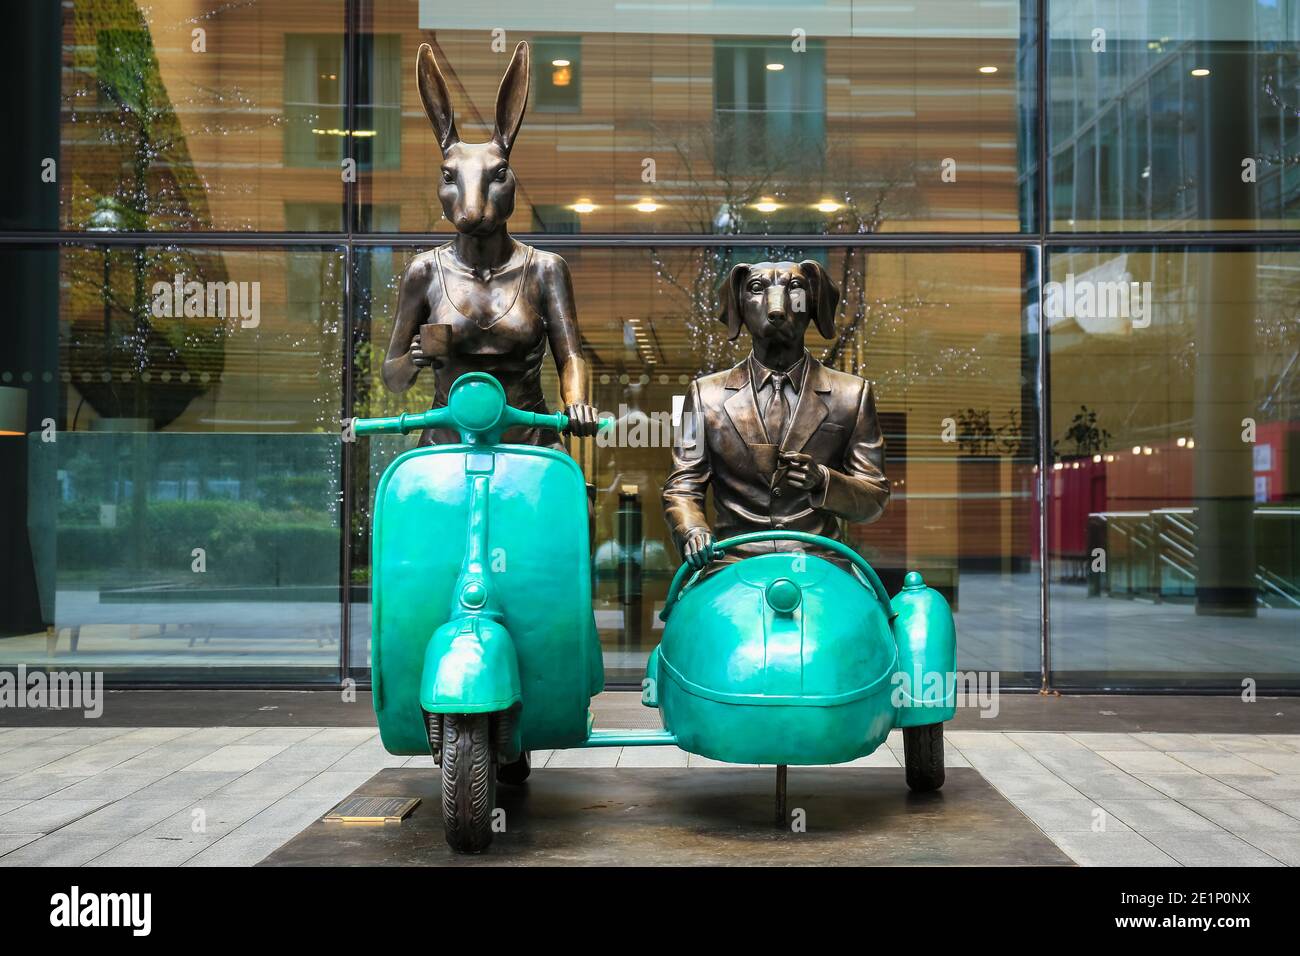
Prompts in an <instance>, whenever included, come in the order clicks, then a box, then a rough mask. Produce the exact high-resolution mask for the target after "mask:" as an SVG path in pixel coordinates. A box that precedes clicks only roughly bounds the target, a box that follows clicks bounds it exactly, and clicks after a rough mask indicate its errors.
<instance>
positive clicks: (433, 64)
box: [415, 43, 460, 153]
mask: <svg viewBox="0 0 1300 956" xmlns="http://www.w3.org/2000/svg"><path fill="white" fill-rule="evenodd" d="M415 82H416V85H417V86H418V87H419V88H420V99H421V100H423V101H424V112H425V113H427V114H428V115H429V122H430V123H432V124H433V131H434V133H436V134H437V136H438V147H439V148H440V149H441V150H442V151H443V152H444V153H445V152H447V150H449V149H451V147H453V146H455V145H456V144H457V143H459V142H460V134H459V133H457V132H456V114H455V113H453V112H452V109H451V94H450V93H448V92H447V81H446V80H444V79H443V78H442V70H440V69H438V61H437V60H436V59H434V56H433V47H431V46H429V44H427V43H421V44H420V52H418V53H417V54H416V55H415Z"/></svg>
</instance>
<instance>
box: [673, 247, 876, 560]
mask: <svg viewBox="0 0 1300 956" xmlns="http://www.w3.org/2000/svg"><path fill="white" fill-rule="evenodd" d="M838 303H839V290H837V289H836V288H835V286H834V284H833V283H832V282H831V280H830V277H829V276H827V275H826V272H825V270H824V269H823V268H822V267H821V265H820V263H818V262H816V261H814V260H805V261H803V262H799V263H794V262H775V263H773V262H760V263H758V264H756V265H749V264H747V263H741V264H739V265H737V266H735V267H734V268H733V269H732V270H731V273H730V275H729V276H728V278H727V281H726V283H725V285H724V288H723V290H722V314H721V315H720V319H721V320H722V321H723V322H725V323H726V324H727V331H728V337H729V338H731V339H734V338H735V337H736V336H737V335H739V334H740V327H741V325H742V324H743V325H744V326H745V328H747V329H748V330H749V333H750V336H751V337H752V339H753V350H752V351H751V352H750V354H749V355H748V356H746V357H745V359H744V360H743V361H742V362H741V363H740V364H739V365H737V366H735V367H734V368H732V369H729V370H727V371H724V372H716V373H714V374H712V375H705V376H703V377H702V378H699V379H696V380H695V381H694V382H692V383H691V387H690V389H689V391H688V392H687V395H686V400H685V403H684V405H683V408H682V423H683V427H682V432H681V439H680V441H679V442H678V443H677V444H676V446H675V447H674V449H673V471H672V473H671V474H670V475H669V476H668V480H667V481H666V482H665V483H664V488H663V500H664V514H665V516H666V518H667V520H668V525H669V527H670V528H671V529H672V533H673V538H674V540H675V541H676V542H677V546H678V549H679V550H680V551H681V553H682V557H683V558H684V559H685V560H686V561H688V562H690V564H691V565H692V566H693V567H696V568H701V567H704V566H705V565H706V564H708V563H709V562H710V561H711V560H713V559H714V557H715V555H714V554H713V542H714V540H715V531H716V536H717V538H728V537H731V536H733V535H737V534H743V533H745V532H748V531H765V530H771V529H778V530H785V531H806V532H810V533H812V534H818V535H822V536H824V537H827V538H833V539H836V540H842V536H841V534H840V527H839V526H840V519H844V520H847V521H858V522H869V521H874V520H876V519H877V518H879V517H880V515H881V513H882V512H883V511H884V508H885V505H886V503H887V502H888V501H889V482H888V481H887V480H886V479H885V474H884V456H885V442H884V437H883V436H882V434H881V431H880V424H879V422H878V421H877V419H876V401H875V395H874V394H873V392H872V389H871V385H870V384H869V383H868V382H866V381H864V380H863V379H860V378H858V377H857V376H855V375H849V374H847V373H845V372H840V371H837V370H835V369H831V368H827V367H826V366H824V365H822V364H821V363H820V362H818V361H817V359H815V358H814V357H813V356H812V354H811V353H809V352H808V350H807V349H806V348H805V347H804V333H805V331H806V330H807V328H808V322H809V321H810V320H812V321H813V322H814V323H815V324H816V326H817V330H818V331H819V332H820V333H821V334H822V336H823V337H824V338H828V339H829V338H832V337H834V334H835V308H836V306H837V304H838ZM710 487H711V488H712V489H713V507H714V511H715V513H716V518H717V520H716V522H715V527H714V528H710V526H709V522H708V519H707V517H706V515H705V510H704V501H705V494H706V492H707V490H708V489H709V488H710ZM801 547H803V546H802V545H800V544H799V543H797V542H790V541H771V542H762V543H757V544H751V545H746V546H743V547H741V548H738V549H736V552H735V553H733V552H731V551H728V553H727V554H726V556H725V557H724V558H723V559H722V560H723V562H724V563H729V562H734V561H737V560H740V559H741V558H744V557H748V556H751V555H753V554H761V553H765V552H769V551H774V550H797V549H799V548H801ZM812 550H813V553H817V554H819V555H820V556H822V557H825V558H827V559H828V560H831V561H835V562H836V563H838V564H840V565H841V566H844V565H845V564H846V562H845V559H844V558H843V557H841V556H840V555H838V554H836V553H834V552H830V551H825V550H823V551H818V550H816V549H812Z"/></svg>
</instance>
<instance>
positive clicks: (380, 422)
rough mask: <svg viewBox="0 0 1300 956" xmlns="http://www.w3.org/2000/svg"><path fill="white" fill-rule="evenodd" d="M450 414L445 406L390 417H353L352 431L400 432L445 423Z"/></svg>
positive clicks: (359, 432)
mask: <svg viewBox="0 0 1300 956" xmlns="http://www.w3.org/2000/svg"><path fill="white" fill-rule="evenodd" d="M449 420H450V415H449V414H448V412H447V409H445V408H431V409H429V410H428V411H427V412H415V413H412V412H403V413H402V414H400V415H396V416H393V417H391V418H354V419H353V420H352V431H353V433H354V434H357V435H377V434H401V435H405V434H406V433H407V432H413V431H417V430H420V429H425V428H439V427H441V426H443V425H446V424H447V423H448V422H449Z"/></svg>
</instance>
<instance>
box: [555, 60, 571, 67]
mask: <svg viewBox="0 0 1300 956" xmlns="http://www.w3.org/2000/svg"><path fill="white" fill-rule="evenodd" d="M568 65H569V61H568V60H564V59H560V60H552V61H551V66H568Z"/></svg>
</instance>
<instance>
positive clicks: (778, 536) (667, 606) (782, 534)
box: [659, 530, 893, 621]
mask: <svg viewBox="0 0 1300 956" xmlns="http://www.w3.org/2000/svg"><path fill="white" fill-rule="evenodd" d="M756 541H800V542H802V543H804V544H811V545H816V546H817V547H819V548H826V549H827V550H829V551H834V552H836V553H837V554H839V555H841V556H842V557H845V558H848V560H849V562H850V563H851V564H852V565H853V566H854V567H855V568H857V569H858V571H859V572H861V574H862V576H863V577H864V578H866V579H867V583H868V584H869V585H871V589H872V590H873V591H874V592H875V594H876V599H877V600H878V601H880V603H881V605H882V606H883V608H884V610H885V614H886V615H887V616H892V615H893V605H892V603H891V602H890V600H889V592H888V591H886V590H885V585H884V584H882V583H881V581H880V576H879V575H878V574H876V570H875V568H873V567H872V566H871V565H870V564H868V563H867V559H866V558H864V557H863V556H862V555H860V554H858V552H856V551H854V550H853V549H852V548H850V547H849V546H848V545H847V544H845V543H844V542H843V541H836V540H835V539H833V538H823V537H822V536H821V535H819V534H809V533H808V532H807V531H776V530H772V531H748V532H746V533H745V534H738V535H734V536H733V537H730V538H724V539H723V540H721V541H717V542H715V543H714V545H713V556H714V557H722V556H723V554H725V552H726V549H728V548H736V547H739V546H741V545H744V544H752V543H754V542H756ZM692 570H693V569H692V568H691V566H690V564H688V563H686V562H683V563H682V566H681V567H679V568H678V569H677V573H676V574H674V575H673V581H672V584H670V585H669V586H668V598H667V600H665V601H664V609H663V610H662V611H660V612H659V620H661V621H666V620H668V615H669V613H671V611H672V609H673V607H674V605H676V604H677V601H678V599H679V598H680V597H681V592H682V590H683V589H684V588H685V586H686V585H685V580H686V578H687V577H688V576H689V575H690V573H691V572H692Z"/></svg>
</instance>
